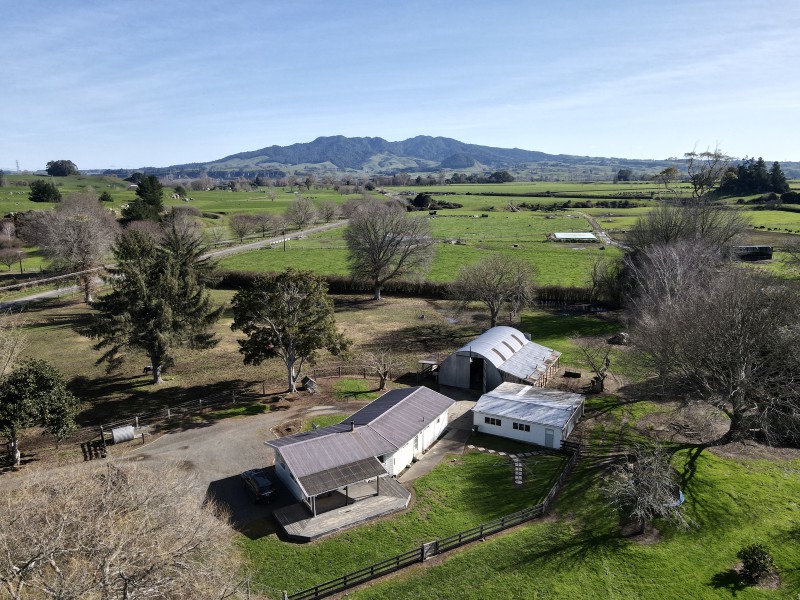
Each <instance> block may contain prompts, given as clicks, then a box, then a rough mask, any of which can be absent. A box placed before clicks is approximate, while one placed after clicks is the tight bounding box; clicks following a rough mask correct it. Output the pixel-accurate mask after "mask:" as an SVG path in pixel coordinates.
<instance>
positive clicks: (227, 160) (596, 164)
mask: <svg viewBox="0 0 800 600" xmlns="http://www.w3.org/2000/svg"><path fill="white" fill-rule="evenodd" d="M669 164H670V163H669V162H667V161H665V160H664V161H658V160H634V159H621V158H604V157H589V156H573V155H567V154H547V153H544V152H537V151H533V150H523V149H520V148H495V147H492V146H481V145H477V144H467V143H464V142H460V141H458V140H454V139H452V138H445V137H431V136H425V135H419V136H416V137H413V138H409V139H407V140H402V141H398V142H389V141H386V140H385V139H383V138H379V137H353V138H349V137H345V136H341V135H338V136H329V137H318V138H317V139H315V140H314V141H312V142H306V143H298V144H291V145H289V146H267V147H265V148H261V149H260V150H252V151H248V152H239V153H237V154H231V155H229V156H225V157H223V158H220V159H217V160H212V161H209V162H205V163H189V164H180V165H172V166H169V167H144V168H141V169H137V170H141V171H145V172H148V173H153V174H157V175H167V174H169V175H171V176H173V177H178V178H181V177H201V176H205V175H208V176H211V177H223V178H229V177H255V176H262V177H282V176H285V175H289V174H301V173H302V174H306V173H317V174H326V173H333V174H335V173H345V172H353V173H363V174H366V175H392V174H395V173H400V172H406V173H414V174H420V173H423V174H424V173H436V172H438V171H442V170H444V171H451V172H452V171H456V170H458V171H461V172H467V173H469V172H476V173H484V172H491V171H496V170H507V171H510V172H512V173H513V174H514V175H515V176H518V177H523V178H525V179H529V178H531V177H536V178H540V179H548V180H563V179H567V178H572V179H573V180H590V179H607V178H609V177H611V176H613V174H614V173H616V171H617V170H618V169H621V168H627V169H631V170H633V171H635V172H644V173H655V172H657V171H659V170H661V169H663V168H665V167H666V166H668V165H669ZM129 172H130V170H129V169H122V170H118V171H107V173H109V174H112V173H113V174H124V173H129Z"/></svg>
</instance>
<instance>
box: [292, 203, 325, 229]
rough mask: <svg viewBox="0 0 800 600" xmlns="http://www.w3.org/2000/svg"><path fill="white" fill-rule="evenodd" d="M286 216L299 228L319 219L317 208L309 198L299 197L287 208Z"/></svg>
mask: <svg viewBox="0 0 800 600" xmlns="http://www.w3.org/2000/svg"><path fill="white" fill-rule="evenodd" d="M284 218H285V219H286V221H287V222H289V223H291V224H292V225H294V226H295V227H297V229H303V228H305V227H307V226H309V225H313V224H314V222H315V221H316V220H317V208H316V207H315V206H314V203H313V202H312V201H311V200H310V199H309V198H298V199H297V200H295V201H294V202H292V203H291V204H290V205H289V208H287V209H286V214H285V215H284Z"/></svg>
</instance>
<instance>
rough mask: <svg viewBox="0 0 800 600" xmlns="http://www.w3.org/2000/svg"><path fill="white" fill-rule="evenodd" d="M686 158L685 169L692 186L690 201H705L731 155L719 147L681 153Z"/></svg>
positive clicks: (694, 202)
mask: <svg viewBox="0 0 800 600" xmlns="http://www.w3.org/2000/svg"><path fill="white" fill-rule="evenodd" d="M683 156H684V158H686V170H687V171H688V173H689V184H690V185H691V186H692V199H691V203H693V204H698V203H700V202H705V201H707V200H708V199H709V198H708V197H709V194H710V193H711V192H712V191H713V190H714V189H715V188H716V187H717V186H718V185H719V182H720V180H721V179H722V176H723V174H724V173H725V170H726V169H727V168H728V164H730V162H731V160H732V157H730V156H728V155H727V154H725V153H724V152H723V151H722V150H720V149H719V147H715V148H714V149H713V150H711V149H710V148H706V150H705V151H703V152H697V150H696V149H695V150H692V151H691V152H687V153H686V154H684V155H683Z"/></svg>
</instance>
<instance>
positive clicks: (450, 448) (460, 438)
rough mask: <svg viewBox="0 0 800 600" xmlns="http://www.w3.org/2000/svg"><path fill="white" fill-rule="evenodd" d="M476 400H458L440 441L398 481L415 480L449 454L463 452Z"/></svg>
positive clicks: (449, 415)
mask: <svg viewBox="0 0 800 600" xmlns="http://www.w3.org/2000/svg"><path fill="white" fill-rule="evenodd" d="M473 406H475V402H472V401H469V400H461V401H457V402H456V403H455V404H454V405H453V407H452V408H451V409H450V410H449V411H448V418H449V423H450V424H449V425H448V428H447V433H445V434H444V435H443V436H442V437H441V438H440V439H439V441H437V442H436V443H435V444H434V445H433V446H431V447H430V448H429V449H428V451H427V452H426V453H425V454H423V455H422V458H420V459H419V460H418V461H417V462H415V463H414V464H412V465H411V466H410V467H409V468H408V469H406V470H405V471H404V472H403V473H402V474H401V475H400V477H398V478H397V479H398V481H400V482H401V483H406V482H408V481H414V480H415V479H418V478H419V477H422V476H423V475H427V474H428V473H430V472H431V471H433V469H434V468H436V466H437V465H438V464H439V463H440V462H442V459H443V458H444V457H445V456H446V455H448V454H463V452H464V446H465V444H466V443H467V439H469V434H470V432H471V431H472V412H471V409H472V407H473Z"/></svg>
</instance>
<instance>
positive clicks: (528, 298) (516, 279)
mask: <svg viewBox="0 0 800 600" xmlns="http://www.w3.org/2000/svg"><path fill="white" fill-rule="evenodd" d="M534 277H535V272H534V269H533V267H532V266H531V265H530V264H528V263H527V262H525V261H523V260H521V259H519V258H514V257H510V256H503V255H499V254H493V255H490V256H488V257H486V258H484V259H483V260H481V261H480V262H478V263H475V264H472V265H467V266H465V267H462V268H461V270H460V271H459V272H458V275H456V280H455V281H454V282H453V285H452V288H451V293H452V295H453V297H454V298H455V299H456V300H457V301H458V303H459V306H460V308H462V309H463V308H466V307H467V305H468V304H469V303H470V302H481V303H482V304H484V305H485V306H486V308H488V309H489V318H490V320H491V326H492V327H494V326H496V325H497V318H498V316H499V315H500V311H501V310H502V308H503V307H504V306H510V307H511V311H512V314H516V313H517V312H518V311H519V310H520V309H521V308H523V307H524V306H527V305H528V304H530V303H531V302H532V301H533V299H534V296H535V290H534V287H533V279H534Z"/></svg>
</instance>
